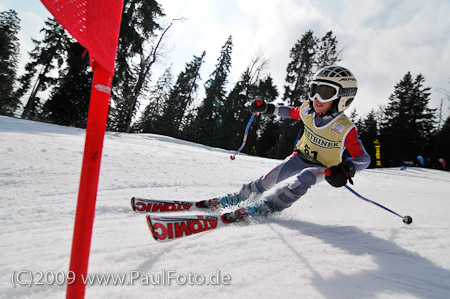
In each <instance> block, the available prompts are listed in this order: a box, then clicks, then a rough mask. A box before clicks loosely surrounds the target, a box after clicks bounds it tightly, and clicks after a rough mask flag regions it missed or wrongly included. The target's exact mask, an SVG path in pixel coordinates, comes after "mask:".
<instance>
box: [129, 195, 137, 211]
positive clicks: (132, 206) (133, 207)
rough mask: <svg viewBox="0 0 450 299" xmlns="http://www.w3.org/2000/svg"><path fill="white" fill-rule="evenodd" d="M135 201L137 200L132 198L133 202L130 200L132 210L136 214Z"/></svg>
mask: <svg viewBox="0 0 450 299" xmlns="http://www.w3.org/2000/svg"><path fill="white" fill-rule="evenodd" d="M134 200H135V198H134V197H132V198H131V200H130V204H131V208H132V209H133V211H135V212H136V206H135V205H134Z"/></svg>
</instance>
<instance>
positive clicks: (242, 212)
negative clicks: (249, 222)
mask: <svg viewBox="0 0 450 299" xmlns="http://www.w3.org/2000/svg"><path fill="white" fill-rule="evenodd" d="M247 217H248V211H247V209H246V208H245V207H241V208H238V209H236V210H234V211H232V212H228V213H223V214H222V215H221V216H220V219H222V222H223V223H233V222H238V221H243V220H244V219H245V218H247Z"/></svg>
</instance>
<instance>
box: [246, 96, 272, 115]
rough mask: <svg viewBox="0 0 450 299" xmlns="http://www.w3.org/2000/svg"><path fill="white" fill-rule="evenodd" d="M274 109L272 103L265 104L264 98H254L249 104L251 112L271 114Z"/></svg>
mask: <svg viewBox="0 0 450 299" xmlns="http://www.w3.org/2000/svg"><path fill="white" fill-rule="evenodd" d="M274 111H275V105H274V104H267V103H266V102H264V100H260V99H256V100H254V101H253V102H252V104H251V105H250V112H251V113H262V114H264V115H272V114H273V112H274Z"/></svg>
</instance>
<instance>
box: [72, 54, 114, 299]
mask: <svg viewBox="0 0 450 299" xmlns="http://www.w3.org/2000/svg"><path fill="white" fill-rule="evenodd" d="M93 68H94V80H93V83H92V91H91V99H90V106H89V113H88V120H87V126H86V140H85V145H84V155H83V164H82V168H81V178H80V186H79V190H78V203H77V211H76V214H75V227H74V231H73V241H72V252H71V256H70V266H69V273H70V274H71V275H72V277H73V279H70V281H69V280H68V282H67V293H66V298H68V299H74V298H84V295H85V291H86V285H85V284H84V282H83V280H85V279H86V276H87V271H88V264H89V253H90V248H91V238H92V227H93V224H94V215H95V202H96V198H97V188H98V180H99V173H100V163H101V158H102V149H103V139H104V136H105V131H106V122H107V118H108V109H109V101H110V92H111V83H112V74H111V73H109V72H108V71H106V70H105V69H104V68H103V67H102V66H101V65H99V64H95V62H94V66H93Z"/></svg>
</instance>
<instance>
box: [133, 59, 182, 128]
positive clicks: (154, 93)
mask: <svg viewBox="0 0 450 299" xmlns="http://www.w3.org/2000/svg"><path fill="white" fill-rule="evenodd" d="M172 84H173V77H172V70H171V67H169V68H167V69H166V71H165V72H164V73H163V74H162V76H161V77H160V78H159V79H158V81H157V83H156V85H155V86H154V87H153V88H151V89H150V94H149V100H150V103H149V104H148V105H147V107H146V108H145V110H144V112H143V114H142V116H141V118H140V120H139V121H138V122H137V123H136V124H135V129H134V131H137V132H141V133H156V132H158V131H157V126H158V121H159V119H160V118H161V115H162V114H163V111H164V110H163V109H164V105H165V104H166V103H167V101H168V100H169V96H170V92H171V91H172Z"/></svg>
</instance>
